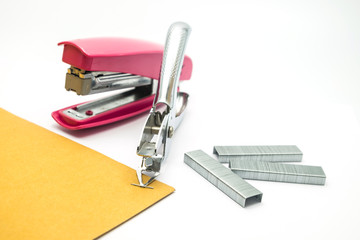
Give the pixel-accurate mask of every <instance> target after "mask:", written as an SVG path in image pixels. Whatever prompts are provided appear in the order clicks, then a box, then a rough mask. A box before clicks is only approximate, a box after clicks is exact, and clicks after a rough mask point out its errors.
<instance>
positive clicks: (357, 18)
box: [0, 0, 360, 239]
mask: <svg viewBox="0 0 360 240" xmlns="http://www.w3.org/2000/svg"><path fill="white" fill-rule="evenodd" d="M0 9H1V14H0V30H1V33H0V36H1V37H0V73H1V78H0V106H1V107H2V108H5V109H6V110H8V111H10V112H12V113H14V114H16V115H18V116H20V117H23V118H25V119H27V120H30V121H32V122H34V123H36V124H38V125H41V126H43V127H45V128H47V129H50V130H51V131H54V132H56V133H58V134H61V135H63V136H66V137H68V138H70V139H73V140H75V141H76V142H79V143H81V144H83V145H86V146H88V147H90V148H93V149H95V150H97V151H99V152H101V153H103V154H105V155H107V156H109V157H111V158H113V159H115V160H116V161H119V162H121V163H123V164H126V165H128V166H130V167H132V168H137V167H138V165H139V164H140V160H141V159H139V157H137V156H136V154H135V150H136V146H137V144H138V141H139V137H140V134H141V130H142V126H143V124H144V121H145V117H146V114H143V115H141V116H139V117H136V118H133V119H131V120H130V121H124V122H120V123H115V124H112V125H108V126H105V127H100V128H96V129H90V130H84V131H77V132H72V131H68V130H65V129H63V128H62V127H60V126H58V125H57V124H56V123H55V122H54V121H53V119H52V118H51V116H50V113H51V112H52V111H54V110H57V109H60V108H62V107H66V106H69V105H72V104H75V103H79V102H84V101H86V100H88V99H91V98H94V97H95V98H98V97H99V96H88V97H79V96H77V95H76V94H74V93H72V92H67V91H65V89H64V80H65V72H66V68H67V65H66V64H65V63H62V62H61V57H62V47H58V46H57V43H58V42H60V41H63V40H72V39H76V38H86V37H97V36H120V37H132V38H140V39H145V40H149V41H153V42H158V43H164V41H165V36H166V32H167V29H168V27H169V26H170V24H171V23H172V22H174V21H179V20H181V21H185V22H187V23H189V24H190V25H191V26H192V28H193V31H192V33H191V36H190V39H189V43H188V47H187V50H186V53H187V54H188V55H189V56H190V57H191V58H192V60H193V63H194V70H193V76H192V79H191V80H190V81H188V82H186V83H185V84H183V85H182V86H181V87H182V89H183V90H186V91H188V93H189V94H190V99H189V105H188V109H187V112H186V116H185V118H184V121H183V123H182V125H181V126H180V128H179V129H178V131H177V132H176V134H175V136H174V139H173V145H172V149H171V152H170V155H169V158H168V159H167V161H166V162H165V165H164V168H163V172H162V174H161V175H160V177H159V180H161V181H163V182H165V183H167V184H169V185H171V186H173V187H175V189H176V192H175V193H174V194H172V195H170V196H169V197H167V198H165V199H164V200H162V201H161V202H159V203H158V204H156V205H154V206H153V207H151V208H149V209H148V210H146V211H144V212H143V213H141V214H139V215H138V216H136V217H134V218H133V219H131V220H129V221H127V222H126V223H124V224H122V225H121V226H119V227H118V228H116V229H115V230H113V231H111V232H110V233H108V234H106V235H105V236H103V238H102V239H141V238H142V237H143V236H146V239H184V238H187V239H217V238H221V239H230V238H242V239H265V238H266V239H360V230H359V214H360V205H359V196H360V188H359V183H360V180H359V175H358V173H359V170H360V169H359V167H360V164H359V162H360V158H359V157H360V153H359V146H360V144H359V143H360V128H359V119H360V97H359V90H360V83H359V81H360V68H359V63H360V2H359V1H347V0H339V1H335V0H334V1H318V0H314V1H285V0H284V1H280V0H274V1H240V0H237V1H229V0H222V1H211V0H208V1H195V0H182V1H115V0H114V1H108V0H102V1H68V0H63V1H45V0H37V1H36V0H33V1H15V0H14V1H2V2H1V3H0ZM272 144H286V145H288V144H289V145H290V144H294V145H297V146H298V147H299V148H300V149H301V150H302V151H303V153H304V157H303V164H307V165H320V166H322V167H323V169H324V171H325V173H326V175H327V181H326V185H325V186H312V185H300V184H287V183H273V182H261V181H249V182H250V183H251V184H253V185H254V186H255V187H256V188H258V189H259V190H261V191H262V192H263V201H262V203H260V204H254V205H252V206H250V207H248V208H242V207H240V206H239V205H238V204H236V203H235V202H234V201H232V200H231V199H230V198H228V197H227V196H226V195H224V194H223V193H222V192H220V191H219V190H218V189H216V188H215V187H214V186H212V185H211V184H210V183H208V182H207V181H206V180H205V179H203V178H202V177H201V176H200V175H198V174H197V173H195V172H194V171H193V170H192V169H191V168H189V167H188V166H187V165H185V164H184V163H183V154H184V152H187V151H192V150H196V149H202V150H204V151H205V152H207V153H209V154H212V147H213V146H214V145H272ZM0 217H1V216H0ZM84 231H86V229H84Z"/></svg>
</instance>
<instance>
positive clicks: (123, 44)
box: [58, 38, 192, 80]
mask: <svg viewBox="0 0 360 240" xmlns="http://www.w3.org/2000/svg"><path fill="white" fill-rule="evenodd" d="M58 45H64V52H63V59H62V60H63V61H64V62H65V63H68V64H70V65H72V66H75V67H77V68H80V69H84V70H87V71H109V72H123V73H131V74H136V75H141V76H144V77H149V78H153V79H159V76H160V69H161V62H162V54H163V46H162V45H159V44H155V43H151V42H147V41H142V40H136V39H128V38H87V39H76V40H72V41H64V42H60V43H59V44H58ZM191 73H192V61H191V59H190V58H189V57H187V56H185V58H184V62H183V68H182V71H181V74H180V80H188V79H190V77H191Z"/></svg>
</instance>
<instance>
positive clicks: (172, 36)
mask: <svg viewBox="0 0 360 240" xmlns="http://www.w3.org/2000/svg"><path fill="white" fill-rule="evenodd" d="M190 32H191V28H190V26H189V25H188V24H186V23H183V22H176V23H174V24H172V25H171V26H170V28H169V31H168V34H167V38H166V43H165V49H164V53H163V61H162V66H161V75H160V84H159V85H158V88H157V92H156V96H155V98H154V102H153V106H152V108H151V110H150V113H149V115H148V118H147V120H146V122H145V126H144V128H143V132H142V136H141V140H140V144H139V146H138V147H137V154H138V155H139V156H141V157H142V161H141V166H140V168H138V169H137V171H136V174H137V178H138V181H139V184H132V185H135V186H139V187H144V188H152V187H149V186H148V185H149V184H150V183H151V182H152V181H153V180H154V179H155V178H156V177H157V176H158V175H159V174H160V167H161V163H162V162H163V161H164V159H166V157H167V155H168V153H169V149H170V145H171V138H172V136H173V134H174V131H175V129H176V128H177V127H178V125H179V124H180V122H181V120H182V118H183V116H184V114H183V112H184V110H185V108H186V105H187V101H188V96H189V95H188V94H187V93H184V92H178V85H179V76H180V73H181V67H182V65H183V60H184V52H185V47H186V43H187V40H188V37H189V34H190ZM142 174H145V175H147V176H149V177H150V178H149V180H148V181H147V182H146V183H143V180H142Z"/></svg>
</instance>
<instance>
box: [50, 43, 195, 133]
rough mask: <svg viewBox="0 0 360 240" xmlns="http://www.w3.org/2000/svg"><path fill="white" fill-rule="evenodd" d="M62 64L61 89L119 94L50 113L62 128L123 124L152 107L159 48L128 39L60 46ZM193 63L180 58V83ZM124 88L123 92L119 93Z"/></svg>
mask: <svg viewBox="0 0 360 240" xmlns="http://www.w3.org/2000/svg"><path fill="white" fill-rule="evenodd" d="M58 45H64V52H63V58H62V60H63V62H65V63H67V64H69V65H71V66H70V68H69V69H68V71H67V74H66V80H65V88H66V90H68V91H70V90H71V91H74V92H76V93H77V94H78V95H88V94H94V93H100V92H107V91H112V90H119V93H118V94H116V95H113V96H110V97H106V98H103V99H100V100H96V101H93V102H86V103H81V104H76V105H73V106H70V107H67V108H63V109H60V110H57V111H55V112H53V113H52V117H53V118H54V119H55V121H56V122H57V123H59V124H60V125H61V126H63V127H65V128H67V129H72V130H77V129H84V128H91V127H96V126H101V125H104V124H108V123H112V122H115V121H120V120H123V119H127V118H129V117H132V116H135V115H138V114H140V113H142V112H145V111H149V110H150V109H151V108H152V106H153V101H154V96H155V93H156V91H157V89H158V86H159V85H160V83H159V81H160V71H161V66H162V60H163V51H164V47H163V46H162V45H158V44H154V43H151V42H147V41H142V40H134V39H127V38H89V39H77V40H73V41H65V42H60V43H59V44H58ZM191 73H192V61H191V59H190V58H189V57H187V56H185V58H184V61H183V65H182V67H181V73H180V80H188V79H190V77H191ZM124 89H126V91H125V90H124Z"/></svg>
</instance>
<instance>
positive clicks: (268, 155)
mask: <svg viewBox="0 0 360 240" xmlns="http://www.w3.org/2000/svg"><path fill="white" fill-rule="evenodd" d="M213 152H214V154H216V155H217V156H218V159H219V161H220V162H222V163H228V162H229V161H230V160H234V159H236V160H242V159H244V160H261V161H268V162H301V160H302V155H303V153H302V152H301V151H300V149H299V148H298V147H297V146H295V145H269V146H215V147H214V151H213Z"/></svg>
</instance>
